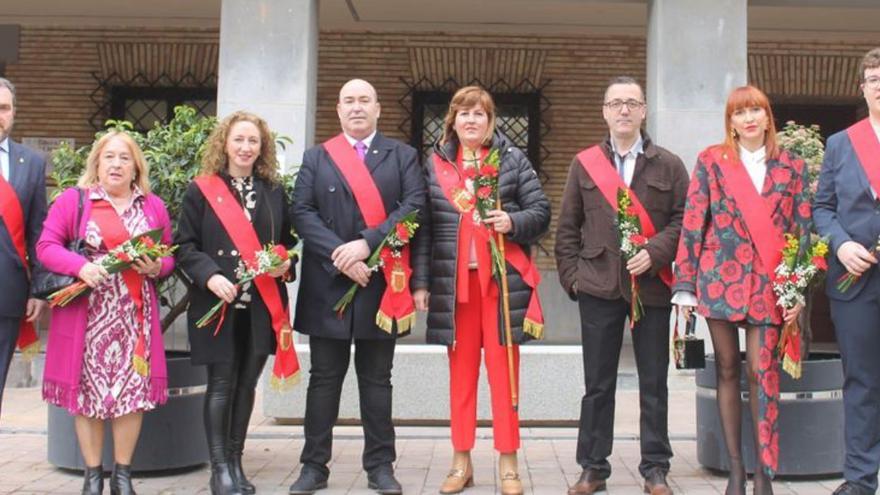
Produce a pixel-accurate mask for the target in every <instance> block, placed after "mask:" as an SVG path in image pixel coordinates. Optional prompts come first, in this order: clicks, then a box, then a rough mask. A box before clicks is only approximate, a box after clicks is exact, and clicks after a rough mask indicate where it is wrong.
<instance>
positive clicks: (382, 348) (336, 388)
mask: <svg viewBox="0 0 880 495" xmlns="http://www.w3.org/2000/svg"><path fill="white" fill-rule="evenodd" d="M394 346H395V340H393V339H387V340H355V341H354V349H355V350H354V366H355V371H356V372H357V381H358V392H359V394H360V409H361V422H362V423H363V427H364V453H363V466H364V470H366V471H367V472H370V471H372V470H374V469H376V468H378V467H382V466H390V465H391V464H392V463H393V462H394V460H395V459H396V458H397V453H396V452H395V450H394V426H393V425H392V424H391V366H392V363H393V360H394ZM309 347H310V348H311V361H312V367H311V369H310V370H309V388H308V391H307V395H306V417H305V428H304V430H305V438H306V441H305V446H304V447H303V451H302V454H301V455H300V462H302V463H303V464H305V465H307V466H310V467H312V468H315V469H317V470H318V471H320V472H322V473H324V474H325V475H328V474H329V472H330V471H329V469H328V468H327V462H329V461H330V456H331V452H332V450H333V426H334V425H335V424H336V419H337V418H338V417H339V398H340V395H341V394H342V382H343V380H344V379H345V373H346V371H348V363H349V360H350V355H351V341H350V340H341V339H326V338H321V337H315V336H310V337H309Z"/></svg>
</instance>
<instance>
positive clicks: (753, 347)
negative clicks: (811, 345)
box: [706, 319, 773, 494]
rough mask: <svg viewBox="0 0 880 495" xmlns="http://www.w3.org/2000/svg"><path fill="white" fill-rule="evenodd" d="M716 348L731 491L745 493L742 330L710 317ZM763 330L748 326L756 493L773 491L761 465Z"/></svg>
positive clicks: (747, 338)
mask: <svg viewBox="0 0 880 495" xmlns="http://www.w3.org/2000/svg"><path fill="white" fill-rule="evenodd" d="M706 322H707V323H708V325H709V333H710V334H711V335H712V347H714V349H715V372H716V375H717V377H718V414H719V416H721V428H722V430H723V431H724V443H725V444H726V445H727V456H728V459H729V461H730V481H729V483H728V489H727V493H731V494H736V493H744V492H741V491H740V486H743V485H744V483H745V470H744V467H743V460H742V447H741V445H742V444H741V443H740V442H741V436H742V428H741V425H742V413H741V406H740V404H741V400H742V399H741V395H740V388H739V377H740V361H741V358H740V354H739V331H738V330H737V327H736V325H734V324H733V323H731V322H728V321H722V320H713V319H707V320H706ZM761 338H762V335H761V329H760V328H758V327H748V328H746V365H747V366H748V368H749V373H748V380H749V408H750V409H751V412H752V424H753V425H754V427H753V435H754V440H755V493H756V494H766V493H773V491H772V486H771V484H770V478H769V477H768V476H767V473H766V472H765V471H764V469H763V467H762V465H761V450H760V445H761V443H760V441H759V440H758V418H759V417H760V416H758V406H759V404H760V397H759V395H758V394H759V391H758V381H757V376H758V369H759V368H758V356H759V355H760V351H761Z"/></svg>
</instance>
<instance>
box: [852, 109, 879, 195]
mask: <svg viewBox="0 0 880 495" xmlns="http://www.w3.org/2000/svg"><path fill="white" fill-rule="evenodd" d="M846 134H847V136H849V140H850V142H851V143H852V146H853V149H854V150H856V156H857V157H858V159H859V163H860V164H861V165H862V170H864V171H865V175H867V176H868V182H869V183H870V184H871V187H872V188H873V189H874V193H875V194H880V141H878V140H877V133H875V132H874V127H873V126H872V125H871V121H870V119H869V118H865V119H863V120H860V121H859V122H856V123H855V124H853V125H852V126H850V127H849V128H848V129H847V130H846Z"/></svg>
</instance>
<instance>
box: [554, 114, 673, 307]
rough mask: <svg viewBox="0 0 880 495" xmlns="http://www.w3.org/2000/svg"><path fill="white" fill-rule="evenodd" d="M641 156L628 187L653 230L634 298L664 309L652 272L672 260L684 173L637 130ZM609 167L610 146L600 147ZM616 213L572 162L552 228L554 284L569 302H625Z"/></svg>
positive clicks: (664, 295) (666, 301)
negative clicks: (582, 297)
mask: <svg viewBox="0 0 880 495" xmlns="http://www.w3.org/2000/svg"><path fill="white" fill-rule="evenodd" d="M642 139H643V140H644V153H642V154H640V155H639V156H638V158H637V159H636V167H635V171H634V173H633V179H632V183H631V184H630V188H631V189H632V190H633V192H634V193H635V195H636V196H637V197H638V198H639V199H640V200H641V202H642V204H643V205H644V206H645V209H647V210H648V215H649V216H650V217H651V221H652V222H653V223H654V227H655V228H656V229H657V235H656V236H654V237H652V238H651V239H650V241H649V242H648V244H647V245H646V246H645V249H647V250H648V254H650V255H651V265H652V266H651V269H650V270H649V271H648V272H646V273H644V274H643V275H641V276H640V277H639V291H640V292H639V293H640V296H641V299H642V303H643V304H645V305H647V306H669V305H670V298H671V294H670V291H669V288H668V287H667V286H666V285H665V284H664V283H663V281H661V280H660V278H659V277H658V276H657V272H658V271H659V270H660V269H661V268H663V267H665V266H670V265H671V264H672V261H673V260H674V259H675V252H676V248H677V247H678V237H679V235H680V232H681V222H682V216H683V214H684V202H685V197H686V195H687V189H688V182H689V180H688V173H687V169H686V168H685V167H684V164H683V163H682V162H681V159H680V158H679V157H678V156H676V155H674V154H672V153H671V152H669V151H668V150H666V149H664V148H661V147H659V146H656V145H654V143H653V142H652V141H651V138H650V137H649V136H648V135H647V133H645V132H644V131H642ZM600 146H601V147H602V150H603V151H604V152H605V156H607V157H608V159H609V161H611V163H614V160H613V159H612V158H611V141H610V137H607V138H606V139H605V141H604V142H602V144H601V145H600ZM616 218H617V217H616V214H615V213H614V210H613V209H612V207H611V205H610V204H608V202H607V201H606V200H605V197H604V196H602V193H601V191H599V188H598V187H596V183H595V182H594V181H593V179H592V178H590V177H589V176H588V175H587V173H586V171H584V168H583V166H582V165H581V163H580V161H579V160H578V159H577V157H575V159H574V160H573V161H572V163H571V167H570V168H569V171H568V179H567V180H566V183H565V190H564V192H563V194H562V208H561V209H560V212H559V222H558V226H557V228H556V248H555V252H556V265H557V270H558V271H559V282H560V283H561V284H562V287H563V288H564V289H565V290H566V291H567V292H568V293H569V295H570V296H571V297H572V298H575V297H576V294H575V291H574V290H573V288H574V286H575V283H577V286H576V287H577V291H578V292H584V293H586V294H590V295H591V296H594V297H600V298H603V299H616V298H619V297H623V298H624V299H626V300H627V301H629V300H630V279H629V272H627V271H626V264H625V263H622V262H621V258H620V249H619V246H620V243H619V240H618V238H617V226H616V225H615V220H616Z"/></svg>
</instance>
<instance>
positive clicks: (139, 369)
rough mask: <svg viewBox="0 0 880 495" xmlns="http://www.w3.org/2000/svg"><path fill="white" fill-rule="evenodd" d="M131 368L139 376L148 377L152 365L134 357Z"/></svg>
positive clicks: (138, 357)
mask: <svg viewBox="0 0 880 495" xmlns="http://www.w3.org/2000/svg"><path fill="white" fill-rule="evenodd" d="M131 366H132V368H134V371H135V373H137V374H138V375H141V376H147V375H149V374H150V364H149V363H147V360H146V359H144V358H142V357H140V356H134V357H133V358H132V359H131Z"/></svg>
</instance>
